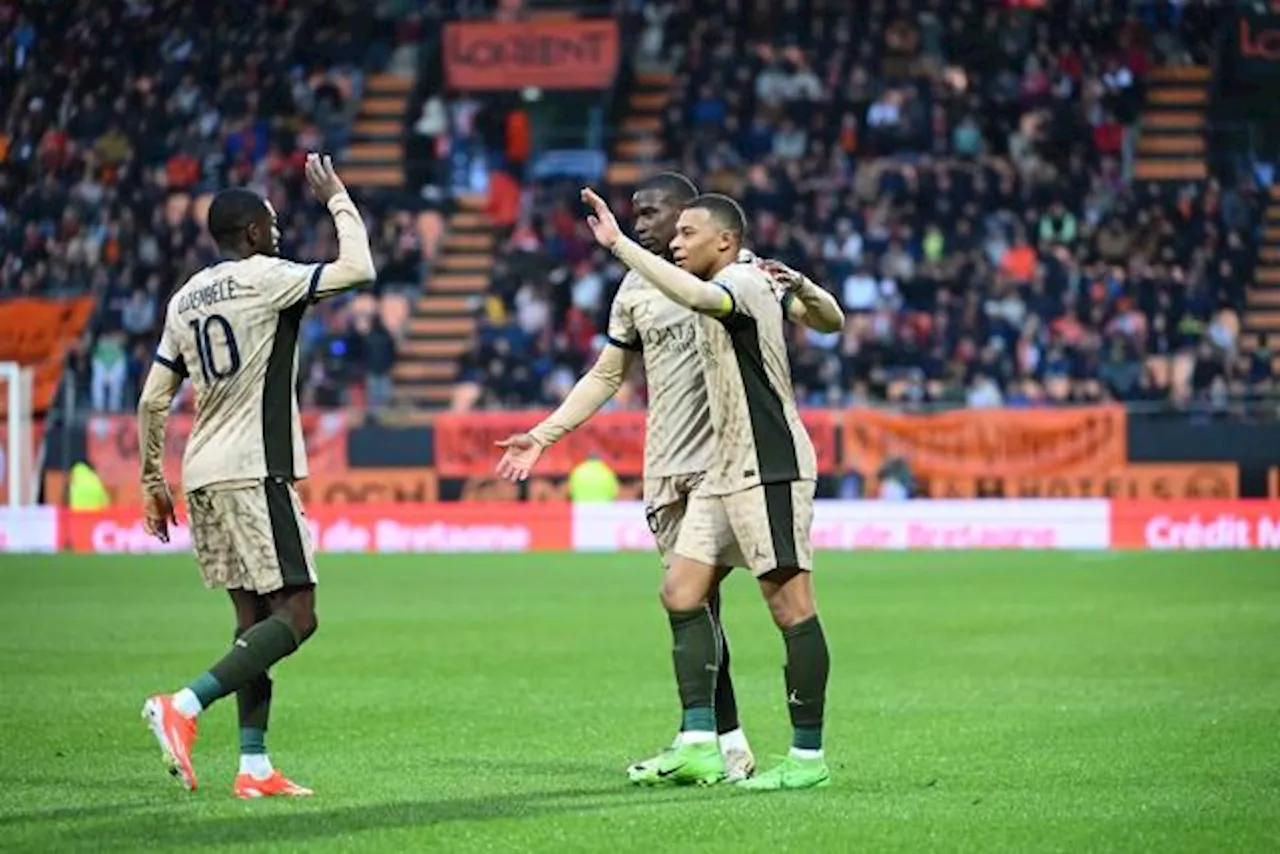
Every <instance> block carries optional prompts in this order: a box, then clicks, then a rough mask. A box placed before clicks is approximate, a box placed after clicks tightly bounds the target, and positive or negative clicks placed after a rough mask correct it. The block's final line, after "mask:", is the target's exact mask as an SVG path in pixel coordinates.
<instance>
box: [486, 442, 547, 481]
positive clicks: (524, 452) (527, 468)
mask: <svg viewBox="0 0 1280 854" xmlns="http://www.w3.org/2000/svg"><path fill="white" fill-rule="evenodd" d="M495 444H496V445H497V446H498V447H499V448H503V449H505V450H504V451H503V454H502V459H500V460H498V466H497V470H498V477H500V478H502V479H503V480H509V481H511V482H512V483H516V482H518V481H522V480H528V479H529V472H531V471H533V467H534V466H535V465H537V464H538V459H539V458H540V457H541V456H542V446H541V445H539V444H538V443H537V441H535V440H534V438H533V437H532V436H530V435H529V434H528V433H512V434H511V435H510V436H508V437H507V438H505V439H503V440H501V441H499V442H496V443H495Z"/></svg>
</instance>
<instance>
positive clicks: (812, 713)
mask: <svg viewBox="0 0 1280 854" xmlns="http://www.w3.org/2000/svg"><path fill="white" fill-rule="evenodd" d="M782 637H783V639H784V640H785V641H786V644H787V666H786V668H785V670H784V674H785V676H786V682H787V710H788V711H789V712H790V713H791V726H792V729H793V735H792V741H791V746H792V747H798V748H802V749H806V750H821V749H822V716H823V712H824V707H825V705H826V701H827V674H828V673H829V672H830V670H831V659H830V657H829V656H828V654H827V638H826V636H825V635H824V634H823V633H822V624H821V623H819V622H818V617H817V615H816V614H815V615H814V616H813V617H810V618H809V619H807V620H805V621H804V622H803V623H797V624H796V625H794V626H790V627H788V628H785V629H783V630H782Z"/></svg>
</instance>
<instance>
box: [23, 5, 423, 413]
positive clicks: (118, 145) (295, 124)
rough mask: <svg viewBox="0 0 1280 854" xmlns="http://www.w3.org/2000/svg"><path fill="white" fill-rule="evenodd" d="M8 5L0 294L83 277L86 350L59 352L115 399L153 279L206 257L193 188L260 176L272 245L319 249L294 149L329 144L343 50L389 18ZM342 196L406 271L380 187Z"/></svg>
mask: <svg viewBox="0 0 1280 854" xmlns="http://www.w3.org/2000/svg"><path fill="white" fill-rule="evenodd" d="M22 9H23V14H22V15H21V16H20V17H19V19H18V21H17V22H16V24H14V25H13V26H12V27H11V28H10V29H9V30H8V31H7V32H5V31H3V30H0V56H8V57H9V58H10V59H11V61H10V62H9V63H8V64H7V66H6V63H5V62H4V60H3V59H0V69H3V70H0V84H2V85H0V140H4V141H5V143H6V144H5V146H4V150H5V151H7V156H0V297H3V296H5V295H7V294H8V293H10V292H13V291H15V290H16V291H17V292H19V293H25V294H60V293H80V292H88V293H91V294H93V295H94V296H95V297H96V298H97V302H98V306H99V311H98V313H97V315H96V316H95V318H94V320H93V325H92V332H91V343H90V345H89V352H90V353H91V357H90V358H89V359H88V360H87V364H86V363H85V362H86V360H85V358H84V357H83V355H76V354H73V355H72V356H71V357H69V365H70V366H71V367H72V368H73V369H74V370H84V371H87V372H86V373H85V374H83V375H82V376H83V381H84V382H85V383H86V385H87V390H88V391H89V395H88V399H89V400H90V401H91V402H92V405H93V406H94V407H95V408H98V409H108V410H111V411H119V410H121V409H124V408H126V407H127V406H128V405H130V404H131V400H126V396H127V395H128V394H132V393H135V392H136V388H137V381H136V376H135V375H136V374H138V373H139V372H142V371H145V368H146V359H148V358H149V356H148V357H141V356H140V355H139V354H140V353H143V352H147V353H149V352H150V351H151V350H152V348H153V344H154V339H155V336H156V334H157V330H158V325H159V322H160V320H161V319H162V318H163V315H164V310H165V305H166V301H167V298H168V294H169V292H170V291H171V290H172V289H173V288H175V287H177V286H178V285H179V284H181V283H182V282H183V281H184V280H185V279H186V278H187V277H189V276H190V275H191V274H192V273H193V272H195V271H196V270H197V269H199V268H201V267H203V266H206V265H208V264H210V263H213V262H214V261H216V260H217V257H218V256H217V251H216V247H214V246H213V244H212V241H211V240H210V238H209V237H208V236H207V235H206V234H205V233H204V231H203V214H204V208H205V206H206V205H207V202H208V198H209V196H210V194H211V193H213V192H216V191H217V190H218V189H221V188H222V187H225V186H228V185H247V186H249V187H251V188H253V189H255V190H257V191H259V192H261V193H263V194H264V195H265V196H266V197H267V198H268V199H270V201H271V203H272V205H273V207H274V208H275V209H276V211H277V213H278V215H279V223H280V228H281V231H282V232H283V246H282V250H283V251H284V253H285V254H287V255H289V256H293V257H299V258H303V259H306V258H323V257H331V256H332V255H334V254H335V253H336V241H335V236H334V233H333V228H332V223H331V222H329V220H328V217H327V214H326V212H325V211H324V210H323V209H322V208H321V207H320V206H319V205H317V204H315V203H314V201H313V200H311V199H310V198H308V197H307V196H306V194H305V192H304V188H303V186H302V182H301V166H302V163H303V158H304V157H305V154H306V152H307V151H308V150H318V149H320V148H325V149H326V150H330V151H333V152H335V154H340V153H341V150H342V148H343V146H344V145H345V139H346V135H347V126H348V123H349V121H350V119H351V118H352V116H354V114H355V111H356V109H357V107H358V104H359V101H360V98H361V95H362V92H363V80H364V68H363V67H362V65H361V63H362V62H364V61H365V58H366V55H367V53H372V54H378V55H381V54H383V53H385V51H384V50H383V45H384V43H389V42H390V40H391V38H392V34H391V32H390V28H391V25H390V24H389V22H387V21H384V20H381V19H378V18H376V17H374V16H371V15H369V14H368V10H365V9H362V8H358V7H357V6H355V5H353V4H351V3H349V2H344V0H316V2H312V3H307V4H303V5H301V6H296V5H291V4H282V3H260V4H249V5H237V4H231V5H227V4H222V5H214V6H209V7H208V8H205V7H203V6H199V7H197V6H193V5H191V4H187V3H180V2H177V0H150V2H147V3H140V2H133V0H100V2H89V0H72V2H65V3H41V4H35V5H30V6H25V7H22ZM233 55H234V56H236V57H237V61H236V62H235V63H234V64H232V63H230V62H229V61H227V57H230V56H233ZM219 57H222V60H221V65H219V64H218V63H219V61H220V60H219V59H218V58H219ZM359 201H360V203H361V206H362V209H363V212H364V214H365V217H366V221H367V222H368V224H369V227H370V232H371V235H372V238H373V242H374V244H375V247H374V251H375V257H376V258H377V259H378V260H379V261H381V262H387V266H388V267H389V268H391V269H392V271H393V272H394V273H395V275H396V277H397V281H400V282H402V283H404V284H406V285H410V286H414V287H416V286H417V285H418V284H419V283H420V279H421V276H420V271H419V269H418V267H419V265H420V262H421V254H420V252H418V250H417V246H416V230H415V228H414V226H413V223H412V221H411V218H410V217H408V216H404V217H401V218H397V217H391V216H388V214H389V213H390V212H391V211H392V209H393V208H392V205H393V204H394V203H395V202H396V201H397V200H395V199H391V198H383V197H378V196H370V197H363V196H362V197H361V198H360V199H359ZM346 304H347V303H346V302H345V301H343V302H339V303H337V304H335V305H333V306H328V307H326V308H325V309H324V310H325V311H326V312H337V313H341V312H343V311H344V309H345V306H346ZM73 376H77V377H78V379H77V381H79V375H73ZM381 376H383V377H385V376H386V370H385V369H384V370H383V371H382V372H381ZM382 391H383V396H384V397H385V388H384V389H383V390H382Z"/></svg>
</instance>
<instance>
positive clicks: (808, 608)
mask: <svg viewBox="0 0 1280 854" xmlns="http://www.w3.org/2000/svg"><path fill="white" fill-rule="evenodd" d="M769 613H770V614H771V615H772V616H773V623H774V625H776V626H777V627H778V628H780V629H789V628H791V627H792V626H798V625H800V624H801V623H803V622H804V621H805V620H809V619H812V618H813V617H816V616H817V615H818V612H817V610H816V609H815V608H814V607H813V603H812V602H796V601H779V602H770V603H769Z"/></svg>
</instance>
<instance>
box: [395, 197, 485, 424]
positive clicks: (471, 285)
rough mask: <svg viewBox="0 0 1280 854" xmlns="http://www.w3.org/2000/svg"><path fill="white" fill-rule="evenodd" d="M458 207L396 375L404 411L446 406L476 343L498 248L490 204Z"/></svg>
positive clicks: (462, 201) (461, 202) (473, 201)
mask: <svg viewBox="0 0 1280 854" xmlns="http://www.w3.org/2000/svg"><path fill="white" fill-rule="evenodd" d="M457 201H458V209H457V210H456V211H454V213H452V214H451V215H450V216H449V219H448V223H447V225H446V236H445V239H444V245H443V247H442V249H441V252H440V255H439V256H438V257H437V259H436V260H435V262H434V263H433V264H432V271H431V275H430V277H429V278H428V279H427V284H426V287H425V288H424V289H423V292H422V295H421V296H419V297H418V301H417V304H416V305H414V307H413V314H412V316H411V317H410V318H409V327H408V335H407V337H406V340H405V341H404V343H403V344H402V345H401V348H400V358H399V359H398V361H397V363H396V366H395V368H394V370H393V372H392V378H393V380H394V381H395V388H396V400H397V402H398V403H400V404H402V405H404V406H406V407H411V408H415V409H438V408H440V407H443V406H447V405H448V403H449V400H450V398H451V397H452V396H453V387H454V384H455V383H456V382H457V379H458V363H459V359H460V358H461V357H462V355H463V354H464V353H466V352H467V351H468V350H470V349H471V347H472V345H473V343H474V339H475V333H476V317H475V316H476V312H477V311H478V310H479V309H480V308H481V306H482V305H483V303H484V297H485V294H486V292H487V291H488V290H489V280H490V278H491V276H492V273H493V262H494V250H495V246H494V235H493V227H492V224H491V223H490V221H489V216H488V214H486V213H485V204H486V198H485V197H484V196H462V197H459V198H458V200H457Z"/></svg>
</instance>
